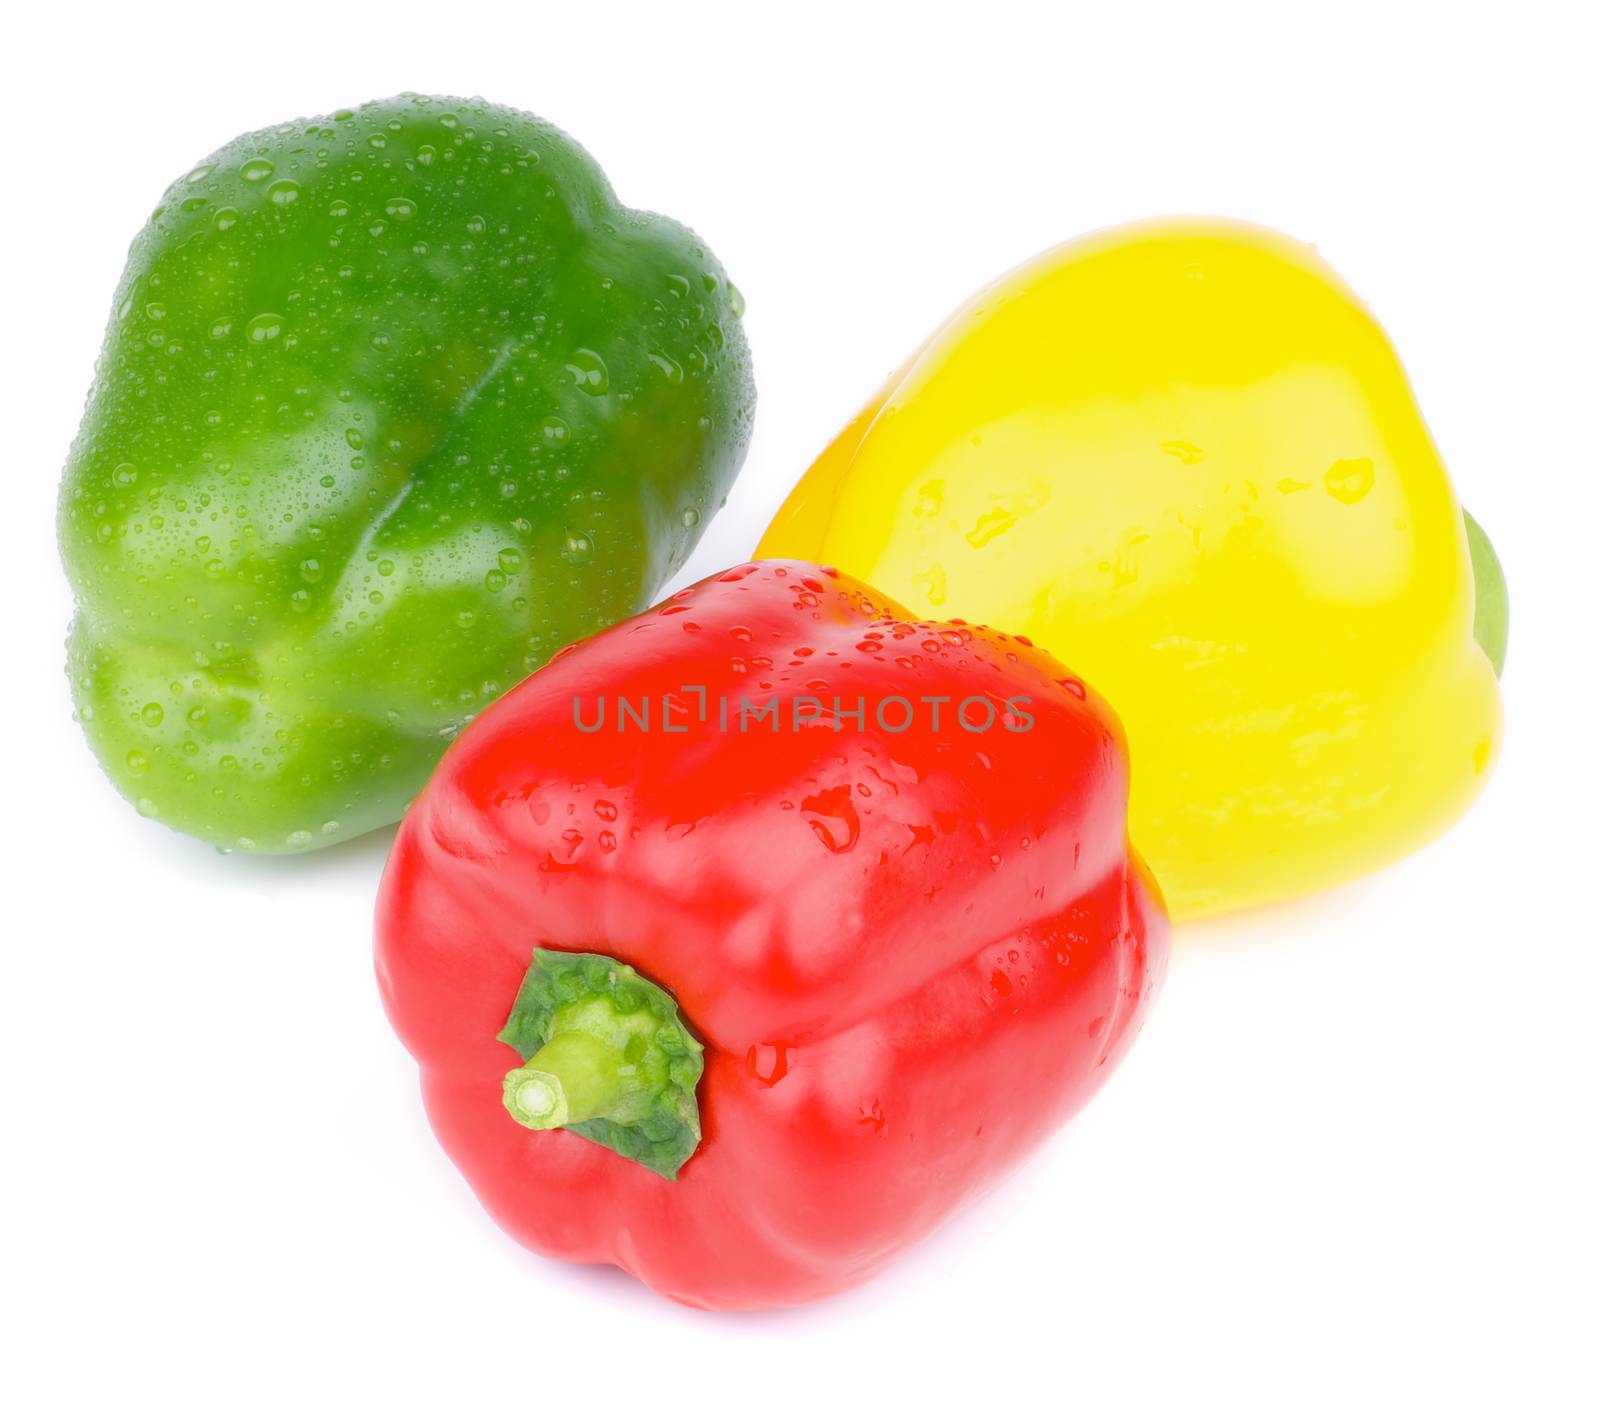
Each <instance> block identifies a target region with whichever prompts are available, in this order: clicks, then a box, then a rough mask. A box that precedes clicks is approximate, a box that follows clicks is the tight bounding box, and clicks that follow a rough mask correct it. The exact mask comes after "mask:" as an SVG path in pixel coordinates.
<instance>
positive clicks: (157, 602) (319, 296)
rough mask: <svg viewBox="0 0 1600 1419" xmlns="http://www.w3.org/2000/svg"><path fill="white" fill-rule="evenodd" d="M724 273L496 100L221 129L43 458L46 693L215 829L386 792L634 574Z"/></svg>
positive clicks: (236, 832) (265, 846)
mask: <svg viewBox="0 0 1600 1419" xmlns="http://www.w3.org/2000/svg"><path fill="white" fill-rule="evenodd" d="M739 309H740V306H739V300H738V296H737V293H736V292H735V291H734V290H733V288H732V287H731V286H730V285H729V283H728V281H727V279H726V277H725V276H724V274H723V271H722V268H721V267H720V266H719V265H718V264H717V262H716V260H715V259H714V258H713V257H712V256H711V254H710V253H709V252H708V251H707V250H706V249H705V247H704V246H703V245H702V244H701V243H700V242H699V241H698V239H697V238H696V237H695V236H694V235H693V234H692V233H691V232H689V231H687V230H685V229H684V228H683V227H680V226H678V225H677V224H676V223H674V222H671V221H669V220H667V219H665V218H662V217H656V216H651V215H647V214H644V213H639V212H634V211H630V210H629V209H628V208H626V207H624V206H622V205H621V204H620V203H619V202H618V201H617V199H616V197H615V195H614V194H613V193H612V191H611V189H610V187H609V186H608V185H607V183H606V180H605V177H604V175H603V174H602V173H601V172H600V169H599V168H598V167H597V166H596V165H595V163H594V162H593V161H592V160H591V159H590V157H589V156H588V155H587V154H586V153H585V152H584V151H583V150H582V149H581V148H579V147H578V146H577V144H575V143H574V142H573V141H572V140H571V139H569V138H568V137H566V136H565V135H564V134H562V133H561V132H559V131H558V130H557V129H555V128H553V127H551V126H550V125H549V124H547V123H544V122H542V121H541V120H539V119H537V118H534V117H531V116H530V115H528V114H524V113H518V112H515V111H514V110H511V109H507V108H501V107H498V106H495V105H492V104H487V103H484V102H483V101H481V100H476V99H474V100H457V99H443V98H433V99H430V98H425V97H420V96H405V97H401V98H397V99H392V100H388V101H385V102H379V103H371V104H367V105H365V106H363V107H361V108H359V109H356V110H353V111H349V110H345V111H341V112H339V113H336V114H333V115H332V116H330V117H327V118H315V119H306V120H300V121H297V122H294V123H288V124H284V125H283V126H281V127H278V128H273V129H267V130H264V131H262V132H259V133H252V134H247V135H245V136H244V137H242V138H239V139H237V140H236V141H234V142H232V143H230V144H229V145H228V146H227V147H225V148H223V149H222V150H220V151H219V152H217V153H215V154H213V155H212V156H211V157H210V158H208V159H207V160H206V161H204V162H202V163H200V164H198V165H197V166H196V167H195V168H194V169H193V170H192V171H191V172H189V173H188V174H187V175H186V176H185V177H182V178H180V179H179V180H178V181H177V182H176V183H174V184H173V185H172V187H171V188H170V189H169V190H168V191H167V193H166V195H165V196H164V197H163V198H162V201H161V205H160V206H159V207H158V208H157V210H156V212H155V214H154V216H152V218H151V219H150V222H149V224H148V225H147V226H146V227H145V229H144V230H143V231H142V232H141V233H140V234H139V236H138V238H137V239H136V240H135V242H134V244H133V249H132V252H131V254H130V256H129V259H128V266H127V270H126V272H125V273H124V275H123V278H122V283H121V285H120V287H119V288H118V291H117V296H116V304H115V310H114V314H113V317H112V320H111V324H110V328H109V330H108V332H107V336H106V343H105V348H104V351H103V352H102V355H101V358H100V363H99V367H98V369H97V372H96V377H95V383H94V387H93V389H92V390H91V392H90V396H89V403H88V408H87V410H86V412H85V414H84V418H83V424H82V427H81V429H80V431H79V434H78V438H77V441H76V443H75V444H74V446H73V449H72V454H71V458H70V461H69V463H68V466H67V471H66V478H65V483H64V486H63V489H62V494H61V502H60V539H61V548H62V554H63V557H64V559H65V562H66V567H67V571H68V574H69V576H70V578H71V580H72V585H73V588H74V591H75V593H76V596H77V614H76V618H75V621H74V625H73V630H72V636H71V641H70V645H69V664H68V673H69V675H70V677H71V680H72V685H73V691H74V697H75V700H76V704H77V709H78V715H79V718H80V719H81V720H82V722H83V725H84V728H85V730H86V731H87V733H88V736H89V740H90V743H91V745H92V746H93V748H94V750H95V752H96V754H97V755H98V756H99V758H100V760H101V763H102V764H103V765H104V766H105V769H106V771H107V773H108V774H109V775H110V776H111V778H112V780H113V782H114V783H115V784H116V786H117V787H118V789H120V790H121V792H122V793H123V794H124V795H126V796H127V797H128V798H129V799H131V800H133V801H134V802H135V803H137V804H138V806H139V808H140V810H141V811H142V812H145V813H147V814H149V815H152V816H155V817H157V818H159V819H161V820H162V821H163V822H165V823H167V824H169V825H171V826H172V827H174V828H179V829H181V830H183V831H184V832H187V833H192V834H194V835H195V836H197V837H200V838H204V839H206V840H207V841H210V842H212V843H215V844H217V845H218V846H219V847H222V848H225V849H230V850H231V849H241V850H245V851H255V852H263V853H274V852H291V851H298V850H302V849H306V848H313V847H320V846H325V845H327V844H329V843H334V842H338V841H339V840H341V839H343V838H348V837H351V836H353V835H355V834H357V833H361V832H364V831H365V830H367V829H369V828H373V827H377V826H379V825H381V824H383V823H387V822H392V821H393V820H394V819H396V818H398V817H399V816H400V814H401V812H402V811H403V810H404V808H405V805H406V803H407V802H408V801H409V799H410V798H411V797H412V795H413V794H414V793H415V792H416V790H417V789H418V788H420V787H421V785H422V783H423V781H424V779H425V778H426V777H427V774H428V772H429V770H430V769H431V768H432V767H433V765H434V763H435V762H436V760H437V759H438V757H439V754H440V753H441V752H442V750H443V749H444V747H445V745H446V744H447V743H448V742H449V741H450V739H451V738H452V737H453V736H454V735H455V734H456V733H457V732H458V731H459V729H460V728H461V726H462V725H463V724H465V723H466V722H467V721H468V720H470V719H471V718H472V716H473V715H475V714H476V713H477V712H478V711H479V710H481V709H482V708H483V707H484V705H486V704H487V703H489V702H490V701H491V700H492V699H493V698H494V697H495V696H496V695H498V694H500V693H502V692H504V691H505V690H508V689H509V688H510V687H511V686H512V685H514V684H515V683H516V682H517V681H518V680H520V679H521V678H522V677H523V676H524V675H526V674H527V673H528V672H529V671H530V670H533V669H535V668H536V667H537V666H539V665H541V664H543V663H544V661H545V659H546V658H547V657H548V656H549V655H550V654H551V652H552V651H554V650H555V649H557V648H558V647H559V646H562V645H565V644H566V643H568V642H569V641H571V640H573V639H575V638H577V637H579V636H582V635H586V634H588V633H589V632H591V631H593V630H596V629H598V628H599V627H601V626H604V625H608V624H610V623H612V622H614V621H616V620H618V619H620V618H621V617H624V616H627V615H630V614H632V613H633V612H636V611H638V610H639V609H640V608H641V607H643V606H645V605H647V604H648V603H649V601H650V600H651V599H652V597H653V596H654V595H655V592H656V591H657V589H658V588H659V586H660V584H661V582H662V581H663V580H664V579H665V578H666V577H667V576H668V575H669V574H670V573H671V572H672V571H673V570H674V569H675V568H676V567H677V566H678V565H679V564H680V563H681V562H682V561H683V559H684V557H685V556H686V555H687V554H688V552H689V550H690V548H691V547H692V546H693V545H694V543H695V541H696V540H697V538H698V536H699V528H700V526H701V525H702V524H703V522H704V520H705V519H706V518H708V517H709V516H710V515H711V514H712V513H714V512H715V510H716V509H717V507H718V506H719V505H720V504H721V501H722V499H723V497H724V495H725V494H726V492H727V489H728V487H729V485H730V484H731V482H732V480H733V477H734V475H735V473H736V472H737V470H738V467H739V464H740V462H741V460H742V458H743V455H744V448H745V444H746V441H747V438H748V434H749V428H750V421H751V417H752V410H753V399H754V394H753V390H752V386H751V380H750V365H749V358H748V355H747V352H746V348H745V342H744V337H743V335H742V333H741V329H740V324H739V318H738V317H739Z"/></svg>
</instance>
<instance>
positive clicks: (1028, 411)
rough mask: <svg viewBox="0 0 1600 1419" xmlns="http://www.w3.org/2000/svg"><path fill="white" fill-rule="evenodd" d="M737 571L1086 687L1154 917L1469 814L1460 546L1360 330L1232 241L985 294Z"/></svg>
mask: <svg viewBox="0 0 1600 1419" xmlns="http://www.w3.org/2000/svg"><path fill="white" fill-rule="evenodd" d="M758 555H761V556H774V557H778V556H781V557H801V558H807V559H810V560H813V561H820V562H825V563H831V564H833V565H836V566H838V567H840V568H842V569H844V570H846V571H848V572H850V573H851V574H853V575H855V576H857V577H860V578H861V579H862V580H864V581H867V582H869V583H871V584H872V585H874V586H876V587H878V588H879V589H880V590H882V591H884V592H885V593H887V594H889V595H890V596H893V597H895V598H897V599H898V600H900V601H901V602H903V603H905V604H907V605H909V606H910V607H912V608H913V609H914V610H916V611H917V612H919V613H921V614H926V615H928V616H933V617H938V618H939V619H942V620H947V619H949V618H950V617H952V616H955V617H962V618H965V619H967V620H971V621H978V622H984V623H987V624H990V625H993V626H997V627H999V628H1001V629H1003V630H1007V631H1011V632H1015V633H1020V634H1023V635H1027V636H1028V637H1030V638H1031V639H1032V640H1034V641H1036V642H1037V643H1038V644H1040V645H1042V646H1044V647H1045V648H1046V649H1048V650H1049V651H1050V652H1051V653H1052V654H1054V655H1055V656H1056V657H1057V658H1059V659H1061V660H1063V661H1065V662H1066V663H1067V664H1068V665H1070V666H1071V667H1072V668H1073V669H1074V671H1075V672H1077V673H1079V674H1081V675H1083V676H1084V678H1085V679H1087V680H1088V681H1089V683H1090V684H1092V685H1093V686H1094V687H1095V688H1096V689H1097V690H1098V691H1099V692H1100V693H1101V694H1103V695H1104V696H1105V697H1106V698H1107V699H1108V700H1109V701H1110V702H1111V704H1112V705H1113V706H1114V707H1115V708H1116V710H1117V712H1118V713H1119V714H1120V715H1121V717H1122V720H1123V723H1124V725H1125V727H1126V729H1127V733H1128V738H1129V743H1130V747H1131V750H1132V755H1133V774H1134V783H1133V802H1132V810H1131V832H1132V836H1133V840H1134V842H1135V844H1136V846H1138V847H1139V848H1140V850H1141V851H1142V852H1143V854H1144V856H1145V857H1146V859H1147V860H1148V861H1149V863H1150V865H1151V867H1152V868H1153V869H1154V871H1155V874H1156V876H1157V878H1158V880H1159V881H1160V882H1161V884H1162V887H1163V890H1164V891H1165V893H1166V895H1167V898H1168V902H1169V905H1170V907H1171V909H1172V911H1173V914H1174V915H1175V916H1179V917H1193V916H1200V915H1205V914H1209V913H1214V912H1221V911H1227V910H1230V909H1233V908H1237V907H1245V906H1250V905H1253V904H1256V903H1262V902H1268V901H1273V900H1276V899H1280V898H1284V897H1290V896H1294V895H1297V894H1299V893H1302V892H1308V891H1312V890H1315V889H1317V888H1320V887H1324V886H1327V885H1330V884H1332V883H1335V882H1339V881H1342V880H1345V879H1348V878H1352V877H1355V876H1358V875H1359V874H1361V873H1364V872H1368V871H1371V870H1372V869H1374V868H1377V867H1379V866H1382V865H1383V864H1385V863H1387V862H1391V861H1393V860H1394V859H1396V858H1398V857H1400V856H1401V855H1402V854H1404V853H1406V852H1409V851H1411V850H1412V849H1414V848H1416V847H1418V846H1420V845H1421V844H1422V843H1424V842H1426V841H1428V839H1430V838H1432V837H1433V836H1435V835H1436V834H1438V833H1439V832H1441V831H1442V830H1443V829H1444V828H1445V827H1446V826H1447V825H1448V824H1449V823H1450V822H1451V821H1452V820H1453V819H1455V818H1456V817H1457V816H1459V815H1460V814H1461V813H1462V812H1463V811H1465V809H1466V808H1467V806H1468V805H1469V804H1470V803H1471V802H1472V800H1473V798H1474V796H1475V795H1476V794H1477V792H1478V790H1479V788H1480V787H1481V786H1482V784H1483V783H1484V780H1485V776H1486V775H1487V773H1488V771H1489V767H1490V765H1491V764H1492V762H1493V761H1494V758H1495V754H1496V750H1497V747H1498V743H1499V740H1500V733H1501V711H1500V693H1499V687H1498V683H1497V678H1496V677H1497V675H1498V671H1499V661H1500V658H1501V657H1502V656H1503V653H1504V645H1505V629H1506V598H1505V586H1504V581H1503V579H1502V578H1501V575H1500V570H1499V566H1498V564H1497V563H1496V561H1495V558H1494V553H1493V551H1492V550H1491V549H1490V547H1489V543H1488V540H1487V539H1486V538H1485V537H1484V536H1483V534H1482V532H1481V530H1480V529H1478V528H1477V526H1476V524H1474V523H1472V522H1471V521H1470V519H1464V517H1463V514H1462V511H1461V508H1460V506H1459V505H1458V504H1457V502H1456V500H1455V497H1454V495H1453V493H1452V491H1451V488H1450V482H1449V479H1448V477H1447V476H1446V474H1445V470H1444V468H1443V466H1442V465H1441V463H1440V460H1439V455H1438V452H1437V450H1436V449H1435V448H1434V445H1433V440H1432V439H1431V438H1430V437H1429V434H1428V430H1427V428H1426V426H1425V425H1424V424H1423V421H1422V417H1421V415H1420V413H1419V412H1418V409H1417V406H1416V402H1415V399H1414V397H1413V395H1412V392H1411V388H1410V386H1409V385H1408V383H1407V381H1406V377H1405V373H1404V371H1403V370H1402V369H1401V366H1400V363H1399V360H1398V359H1397V358H1396V356H1395V353H1394V350H1393V349H1392V348H1391V346H1390V344H1389V341H1388V339H1387V338H1386V337H1385V335H1384V333H1383V331H1382V330H1381V329H1380V328H1379V327H1378V325H1377V323H1376V322H1375V321H1374V320H1373V318H1372V316H1371V315H1370V314H1369V313H1368V311H1367V310H1366V308H1365V307H1364V306H1363V305H1362V304H1361V302H1360V301H1359V300H1358V299H1357V298H1356V296H1355V295H1354V294H1353V293H1352V292H1351V291H1350V289H1349V288H1348V287H1347V286H1345V284H1344V283H1343V282H1342V281H1341V280H1340V279H1339V278H1338V276H1337V275H1335V274H1334V272H1333V271H1332V270H1331V269H1330V268H1329V267H1328V266H1327V264H1326V263H1325V262H1324V261H1323V260H1322V259H1321V258H1320V257H1319V256H1318V255H1317V253H1316V251H1315V250H1314V249H1313V248H1311V247H1310V246H1306V245H1303V244H1302V243H1300V242H1297V241H1293V240H1291V239H1289V238H1287V237H1284V236H1281V235H1279V234H1277V233H1275V232H1270V231H1267V230H1265V229H1262V228H1259V227H1254V226H1248V225H1244V224H1241V223H1234V222H1224V221H1216V220H1200V219H1184V220H1165V221H1157V222H1149V223H1141V224H1138V225H1135V226H1131V227H1124V228H1119V229H1116V230H1112V231H1107V232H1101V233H1096V234H1094V235H1092V236H1088V237H1085V238H1083V239H1081V240H1078V241H1074V242H1069V243H1068V244H1066V245H1064V246H1060V247H1057V248H1055V249H1054V250H1052V251H1048V252H1045V253H1044V254H1043V255H1041V256H1039V257H1037V258H1035V259H1034V260H1032V261H1030V262H1028V263H1027V264H1025V265H1023V266H1021V267H1019V268H1018V269H1017V270H1015V271H1013V272H1011V273H1010V274H1009V275H1006V276H1003V277H1001V279H1000V280H999V281H997V282H996V283H995V284H994V285H992V286H990V287H988V288H987V289H986V290H984V291H981V292H980V293H979V294H978V295H977V296H975V297H974V298H973V299H972V300H971V301H970V302H968V304H967V305H965V306H964V307H962V309H961V310H959V311H957V312H956V314H955V315H954V316H952V317H951V318H950V319H949V320H948V321H947V322H946V323H945V324H944V325H943V326H942V327H941V328H940V329H939V330H938V331H937V332H935V334H934V335H933V337H932V338H931V339H930V340H929V341H928V342H927V343H926V344H925V345H924V346H923V347H922V348H921V349H920V350H919V351H917V352H916V354H914V355H913V356H912V358H911V360H910V361H909V362H908V363H907V364H906V365H905V366H904V367H903V368H902V369H901V370H900V371H899V372H897V373H896V374H895V375H894V376H893V377H892V378H891V379H890V380H889V382H888V384H887V385H886V386H885V387H884V388H883V390H882V391H880V393H879V394H878V395H877V397H875V398H874V399H873V400H872V401H871V402H870V403H869V404H868V405H867V407H866V408H865V409H863V410H862V411H861V413H860V415H858V417H857V418H856V419H855V420H854V422H852V423H851V424H850V426H849V427H848V428H846V429H845V431H844V432H843V433H842V434H841V435H840V436H839V438H838V439H837V440H836V441H835V442H834V444H833V445H832V446H831V447H830V448H829V449H828V450H827V451H826V452H825V453H824V454H823V455H822V457H821V458H820V459H819V460H818V461H817V463H816V465H815V466H814V467H813V468H812V469H811V470H810V471H809V472H808V473H807V474H806V476H805V477H804V478H803V479H802V480H801V482H800V484H799V486H798V487H797V488H796V489H795V490H794V492H793V493H792V494H791V495H790V497H789V500H788V502H787V503H786V504H785V505H784V507H783V508H782V510H781V511H780V512H779V514H778V516H777V518H776V520H775V521H774V522H773V524H772V526H771V527H770V528H769V529H768V531H767V534H766V536H765V538H764V539H763V540H762V542H761V545H760V547H759V549H758ZM1475 580H1476V583H1477V585H1476V595H1475V587H1474V583H1475ZM1475 612H1476V620H1477V626H1476V636H1475V633H1474V618H1475Z"/></svg>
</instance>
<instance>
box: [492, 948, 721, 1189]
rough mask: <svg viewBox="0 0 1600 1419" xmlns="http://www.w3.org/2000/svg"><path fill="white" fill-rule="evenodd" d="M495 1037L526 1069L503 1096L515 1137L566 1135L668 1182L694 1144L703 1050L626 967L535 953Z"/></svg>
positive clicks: (655, 990)
mask: <svg viewBox="0 0 1600 1419" xmlns="http://www.w3.org/2000/svg"><path fill="white" fill-rule="evenodd" d="M499 1038H500V1039H501V1040H503V1041H504V1042H505V1043H506V1044H508V1045H510V1046H511V1047H512V1048H513V1049H515V1050H516V1051H517V1053H518V1054H520V1055H521V1056H522V1057H523V1059H524V1060H525V1063H524V1064H522V1065H521V1066H519V1067H518V1068H515V1069H512V1070H511V1071H510V1072H509V1073H507V1075H506V1077H505V1084H504V1092H503V1095H502V1099H503V1102H504V1104H505V1108H506V1112H507V1113H509V1114H510V1115H511V1117H512V1118H513V1119H515V1120H516V1121H517V1122H518V1123H520V1124H521V1125H522V1126H523V1127H524V1128H529V1129H535V1130H543V1129H550V1128H565V1129H567V1130H568V1131H569V1132H571V1133H576V1134H579V1135H580V1136H581V1137H584V1138H587V1139H589V1140H590V1141H591V1142H594V1143H598V1144H600V1145H601V1146H602V1147H605V1148H609V1149H611V1150H612V1152H614V1153H617V1154H619V1155H621V1156H622V1157H624V1158H631V1159H632V1160H633V1161H635V1162H637V1163H642V1164H643V1165H644V1166H645V1167H647V1168H649V1169H651V1170H652V1171H653V1172H657V1173H659V1174H661V1176H662V1177H664V1178H668V1179H675V1178H676V1177H677V1175H678V1169H679V1168H681V1167H682V1166H683V1165H684V1163H685V1162H687V1161H688V1159H689V1157H690V1156H691V1155H692V1154H693V1153H694V1150H695V1148H696V1147H697V1146H698V1145H699V1142H700V1111H699V1107H698V1106H697V1104H696V1103H695V1088H696V1086H697V1085H698V1084H699V1082H700V1074H701V1070H702V1069H703V1067H704V1064H703V1059H702V1046H701V1044H700V1042H699V1041H698V1040H697V1039H695V1037H694V1035H693V1034H692V1033H690V1031H689V1028H688V1026H687V1025H685V1024H684V1022H683V1019H682V1017H681V1015H680V1014H679V1012H678V1007H677V1003H676V1002H675V1001H674V1000H673V998H672V997H671V996H670V995H669V994H668V993H667V992H666V991H665V990H663V989H662V988H661V987H660V986H658V985H656V984H654V983H653V982H651V981H648V980H646V979H644V977H643V976H641V975H639V973H638V972H637V971H635V970H634V969H633V968H632V967H631V966H627V965H624V964H623V963H622V962H620V961H617V960H614V959H612V958H611V957H610V956H602V955H598V954H596V953H592V952H568V951H550V950H546V949H544V948H543V947H538V948H535V950H534V952H533V960H532V963H531V964H530V965H529V967H528V972H527V974H526V975H525V976H524V977H523V980H522V987H521V989H520V990H518V992H517V999H516V1003H515V1004H514V1005H513V1006H512V1008H511V1015H510V1018H509V1019H507V1021H506V1025H505V1028H504V1029H503V1030H502V1031H501V1032H500V1035H499Z"/></svg>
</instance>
